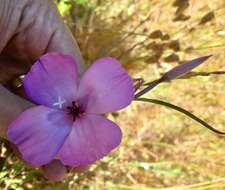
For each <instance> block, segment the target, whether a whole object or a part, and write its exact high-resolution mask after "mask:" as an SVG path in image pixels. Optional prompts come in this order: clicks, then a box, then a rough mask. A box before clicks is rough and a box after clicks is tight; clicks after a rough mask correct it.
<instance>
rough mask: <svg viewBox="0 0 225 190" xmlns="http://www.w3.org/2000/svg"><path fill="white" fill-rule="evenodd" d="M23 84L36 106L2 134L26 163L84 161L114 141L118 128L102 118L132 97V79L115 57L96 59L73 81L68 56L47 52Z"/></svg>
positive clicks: (74, 71)
mask: <svg viewBox="0 0 225 190" xmlns="http://www.w3.org/2000/svg"><path fill="white" fill-rule="evenodd" d="M23 85H24V89H25V92H26V94H27V96H28V97H29V98H30V99H31V100H32V101H33V102H35V103H36V104H38V106H35V107H33V108H30V109H28V110H26V111H24V112H23V113H22V114H21V115H19V117H18V118H17V119H16V120H15V121H14V122H13V123H12V124H11V125H10V126H9V129H8V137H9V139H10V140H11V141H12V142H13V143H14V144H16V145H17V147H18V148H19V151H20V152H21V153H22V156H23V159H24V160H26V161H28V162H29V163H31V164H32V165H35V166H41V165H45V164H47V163H49V162H50V161H52V160H53V159H54V158H58V159H60V160H61V162H62V163H63V164H64V165H68V166H73V167H74V166H79V165H86V164H90V163H93V162H95V161H96V160H98V159H100V158H102V157H103V156H105V155H107V154H108V153H109V152H110V151H111V150H112V149H114V148H115V147H117V146H118V145H119V144H120V142H121V137H122V133H121V130H120V128H119V127H118V126H117V125H116V124H115V123H113V122H112V121H110V120H108V119H106V118H105V117H103V116H102V114H104V113H108V112H112V111H117V110H119V109H122V108H124V107H126V106H127V105H129V104H130V103H131V101H132V100H133V97H134V88H133V81H132V79H131V77H130V76H129V75H128V74H127V72H126V71H125V70H124V69H123V68H122V66H121V65H120V64H119V63H118V61H117V60H115V59H113V58H110V57H107V58H102V59H100V60H97V61H96V62H95V63H94V64H93V65H92V66H91V67H90V68H89V69H88V70H87V71H86V72H85V74H84V75H83V77H82V78H81V79H80V80H79V79H78V74H77V68H76V63H75V60H74V59H73V58H72V57H71V56H69V55H64V54H60V53H49V54H46V55H44V56H42V57H41V58H40V59H39V60H38V61H37V62H36V63H35V64H34V65H33V66H32V68H31V70H30V71H29V73H28V74H27V75H26V76H25V78H24V79H23Z"/></svg>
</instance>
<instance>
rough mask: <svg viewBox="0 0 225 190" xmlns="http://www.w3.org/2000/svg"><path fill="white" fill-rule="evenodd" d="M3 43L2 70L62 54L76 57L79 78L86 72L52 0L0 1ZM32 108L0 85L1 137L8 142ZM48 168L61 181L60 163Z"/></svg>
mask: <svg viewBox="0 0 225 190" xmlns="http://www.w3.org/2000/svg"><path fill="white" fill-rule="evenodd" d="M0 40H1V43H0V67H1V69H2V68H3V70H4V68H6V69H10V68H9V67H11V68H20V67H21V68H25V69H24V70H26V68H29V66H30V65H31V64H32V63H34V62H35V60H37V59H38V58H39V57H40V56H41V55H43V54H45V53H47V52H61V53H65V54H69V55H72V56H73V57H74V58H75V60H76V62H77V64H78V71H79V74H80V75H81V74H82V72H83V71H84V65H83V60H82V57H81V54H80V51H79V48H78V46H77V43H76V41H75V39H74V38H73V36H72V34H71V33H70V31H69V30H68V28H67V27H66V26H65V24H64V23H63V20H62V19H61V17H60V15H59V13H58V11H57V8H56V6H55V4H54V2H53V1H52V0H44V1H40V0H20V1H18V0H0ZM19 70H20V69H19ZM21 70H23V69H21ZM13 74H15V73H13ZM17 74H18V73H17ZM20 74H22V73H20ZM0 75H1V73H0ZM7 77H9V78H10V77H11V76H7ZM31 106H33V103H32V102H29V101H27V100H25V99H23V98H21V97H19V96H17V95H16V94H13V93H12V92H10V91H9V90H7V89H6V88H5V87H4V86H3V85H0V110H1V111H0V136H1V137H3V138H6V139H7V135H6V132H7V127H8V126H9V124H10V123H11V122H12V121H13V120H14V119H15V118H16V117H17V116H18V115H19V114H20V113H21V112H23V111H24V110H26V109H27V108H29V107H31ZM52 167H54V168H55V169H54V170H52V171H53V172H54V174H55V173H58V174H59V175H58V176H55V175H54V174H53V173H51V170H50V169H49V168H52ZM49 168H48V166H46V167H44V170H45V171H47V172H45V173H46V175H47V177H49V178H51V179H53V180H59V179H61V177H62V176H63V175H64V173H65V167H64V166H62V165H61V164H60V163H58V162H55V163H54V164H51V165H49ZM79 169H80V168H79Z"/></svg>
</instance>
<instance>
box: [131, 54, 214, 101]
mask: <svg viewBox="0 0 225 190" xmlns="http://www.w3.org/2000/svg"><path fill="white" fill-rule="evenodd" d="M209 57H211V55H208V56H203V57H199V58H197V59H193V60H191V61H188V62H187V63H184V64H181V65H178V66H176V67H174V68H173V69H171V70H170V71H168V72H166V73H165V74H164V75H163V76H162V77H161V78H160V79H158V80H155V81H153V82H150V83H149V84H148V86H147V87H146V88H144V89H143V90H141V91H140V92H138V93H137V94H136V95H135V99H136V98H139V97H140V96H142V95H144V94H146V93H147V92H148V91H150V90H151V89H153V88H154V87H156V86H157V85H158V84H160V83H162V82H169V81H171V80H173V79H176V78H178V77H180V76H182V75H184V74H186V73H188V72H190V71H191V70H192V69H194V68H195V67H197V66H199V65H200V64H202V63H203V62H205V61H206V60H207V59H208V58H209Z"/></svg>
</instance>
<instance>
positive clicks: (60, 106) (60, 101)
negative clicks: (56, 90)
mask: <svg viewBox="0 0 225 190" xmlns="http://www.w3.org/2000/svg"><path fill="white" fill-rule="evenodd" d="M64 103H66V100H64V99H62V98H61V96H58V101H57V102H56V103H54V104H53V106H59V108H60V109H61V108H62V106H63V104H64Z"/></svg>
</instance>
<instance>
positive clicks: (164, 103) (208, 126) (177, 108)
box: [135, 98, 225, 135]
mask: <svg viewBox="0 0 225 190" xmlns="http://www.w3.org/2000/svg"><path fill="white" fill-rule="evenodd" d="M135 101H142V102H148V103H153V104H158V105H162V106H165V107H168V108H171V109H173V110H176V111H178V112H181V113H183V114H184V115H186V116H188V117H189V118H191V119H193V120H194V121H196V122H198V123H199V124H201V125H203V126H204V127H206V128H207V129H209V130H210V131H213V132H214V133H217V134H219V135H225V132H221V131H219V130H217V129H215V128H213V127H212V126H211V125H209V124H208V123H206V122H205V121H203V120H202V119H200V118H198V117H197V116H195V115H194V114H192V113H191V112H189V111H187V110H185V109H183V108H181V107H179V106H176V105H173V104H171V103H168V102H164V101H162V100H157V99H148V98H137V99H136V100H135Z"/></svg>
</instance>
